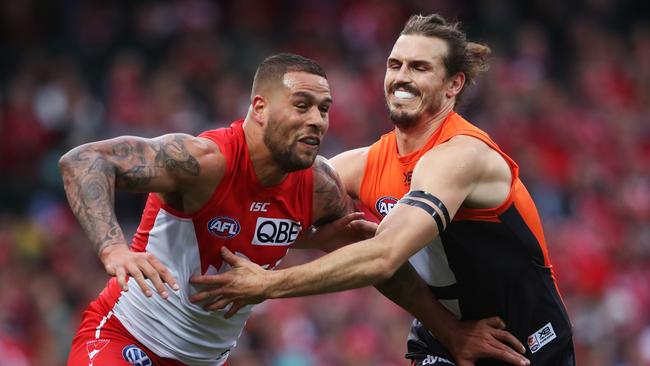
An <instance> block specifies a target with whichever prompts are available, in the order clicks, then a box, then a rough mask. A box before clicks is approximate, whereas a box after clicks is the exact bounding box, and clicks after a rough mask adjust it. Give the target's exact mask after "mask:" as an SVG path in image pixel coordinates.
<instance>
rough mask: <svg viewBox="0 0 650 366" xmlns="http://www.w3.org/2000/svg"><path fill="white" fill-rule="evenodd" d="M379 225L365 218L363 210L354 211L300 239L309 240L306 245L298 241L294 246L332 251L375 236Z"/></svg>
mask: <svg viewBox="0 0 650 366" xmlns="http://www.w3.org/2000/svg"><path fill="white" fill-rule="evenodd" d="M377 226H378V225H377V224H376V223H374V222H371V221H366V220H364V214H363V213H362V212H353V213H350V214H347V215H345V216H343V217H341V218H339V219H338V220H335V221H332V222H330V223H329V224H325V225H322V226H319V227H318V228H316V230H315V231H313V232H312V233H311V234H310V235H309V236H308V237H306V238H301V239H300V241H308V242H307V243H304V244H305V245H301V243H296V244H295V245H294V246H295V247H309V248H318V249H322V250H323V251H326V252H331V251H334V250H336V249H338V248H340V247H343V246H345V245H348V244H351V243H355V242H358V241H361V240H365V239H369V238H372V237H373V236H375V232H376V231H377Z"/></svg>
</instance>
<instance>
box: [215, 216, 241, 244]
mask: <svg viewBox="0 0 650 366" xmlns="http://www.w3.org/2000/svg"><path fill="white" fill-rule="evenodd" d="M240 230H241V225H239V221H237V220H235V219H233V218H232V217H228V216H218V217H215V218H213V219H212V220H210V221H209V222H208V231H209V232H210V234H212V235H214V236H216V237H217V238H221V239H230V238H233V237H235V236H237V234H239V231H240Z"/></svg>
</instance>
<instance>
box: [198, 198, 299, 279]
mask: <svg viewBox="0 0 650 366" xmlns="http://www.w3.org/2000/svg"><path fill="white" fill-rule="evenodd" d="M236 191H237V190H234V192H232V194H228V195H226V196H225V197H224V198H223V199H222V200H221V201H220V202H219V204H215V205H213V206H212V207H209V209H208V210H206V211H205V212H202V213H201V215H198V216H197V217H195V218H194V219H193V224H194V229H195V232H196V235H197V241H198V246H199V254H200V260H201V272H202V273H205V272H206V271H207V270H208V268H209V267H210V266H212V267H214V269H215V270H217V271H218V270H219V269H220V268H221V265H222V260H221V255H220V253H219V251H220V249H221V247H222V246H226V247H227V248H228V249H229V250H230V251H232V252H233V253H235V254H237V255H240V256H243V257H245V258H247V259H249V260H251V261H253V262H255V263H257V264H258V265H260V266H262V267H264V268H265V269H273V268H275V267H276V266H277V265H279V264H280V261H281V260H282V258H283V257H284V256H285V255H286V253H287V251H288V249H289V247H290V246H291V244H292V243H293V242H294V241H295V240H296V238H297V237H298V236H299V235H300V234H301V233H302V232H303V231H304V230H305V229H306V228H308V227H309V226H310V225H311V223H310V222H309V221H310V212H309V211H308V210H307V209H306V208H305V206H304V205H301V204H299V202H296V201H295V199H294V198H293V197H292V196H282V195H281V196H268V195H259V194H254V193H251V192H249V193H248V194H246V195H243V194H242V193H239V194H237V192H236Z"/></svg>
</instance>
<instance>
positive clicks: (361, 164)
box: [331, 146, 370, 197]
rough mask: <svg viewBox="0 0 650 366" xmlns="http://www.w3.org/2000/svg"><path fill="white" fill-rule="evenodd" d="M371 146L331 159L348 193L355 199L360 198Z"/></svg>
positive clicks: (346, 152) (349, 151) (343, 153)
mask: <svg viewBox="0 0 650 366" xmlns="http://www.w3.org/2000/svg"><path fill="white" fill-rule="evenodd" d="M369 151H370V146H366V147H362V148H358V149H354V150H348V151H345V152H342V153H340V154H338V155H336V156H335V157H333V158H332V159H331V163H332V165H333V166H334V168H335V169H336V171H337V172H338V174H339V176H340V178H341V181H342V182H343V185H344V186H345V188H346V190H347V192H348V193H349V194H350V195H352V196H353V197H358V196H359V190H360V187H361V180H362V178H363V174H364V171H365V169H366V164H367V162H368V153H369Z"/></svg>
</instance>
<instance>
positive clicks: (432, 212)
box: [397, 198, 445, 233]
mask: <svg viewBox="0 0 650 366" xmlns="http://www.w3.org/2000/svg"><path fill="white" fill-rule="evenodd" d="M400 203H404V204H406V205H409V206H413V207H418V208H421V209H423V210H424V211H426V212H427V213H428V214H429V215H431V217H433V219H434V220H436V225H438V233H442V231H443V230H445V227H444V226H443V225H442V219H441V218H440V215H438V211H436V210H435V209H434V208H433V207H431V206H429V205H427V204H426V203H424V202H422V201H417V200H412V199H410V198H402V199H401V200H399V201H397V204H400Z"/></svg>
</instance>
